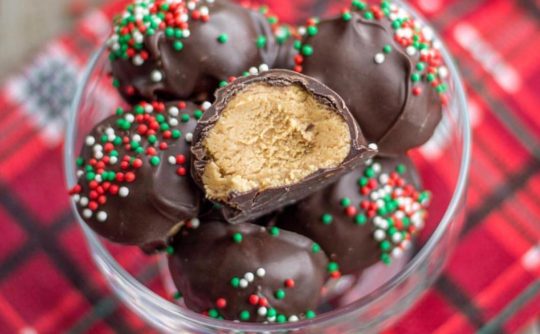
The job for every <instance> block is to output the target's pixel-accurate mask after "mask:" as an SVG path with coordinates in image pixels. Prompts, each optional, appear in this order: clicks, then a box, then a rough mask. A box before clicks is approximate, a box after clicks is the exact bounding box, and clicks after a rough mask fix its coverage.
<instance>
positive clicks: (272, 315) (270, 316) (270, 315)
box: [266, 308, 277, 318]
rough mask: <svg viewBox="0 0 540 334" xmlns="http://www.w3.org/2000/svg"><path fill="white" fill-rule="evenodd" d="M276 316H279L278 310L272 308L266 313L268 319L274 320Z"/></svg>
mask: <svg viewBox="0 0 540 334" xmlns="http://www.w3.org/2000/svg"><path fill="white" fill-rule="evenodd" d="M276 314H277V312H276V309H274V308H270V309H268V311H267V312H266V317H267V318H273V317H275V316H276Z"/></svg>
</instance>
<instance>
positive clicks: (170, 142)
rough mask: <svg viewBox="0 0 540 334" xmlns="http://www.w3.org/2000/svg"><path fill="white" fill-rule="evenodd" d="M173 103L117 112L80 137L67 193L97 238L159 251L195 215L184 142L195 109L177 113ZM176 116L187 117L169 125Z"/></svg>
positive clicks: (196, 196)
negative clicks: (74, 171)
mask: <svg viewBox="0 0 540 334" xmlns="http://www.w3.org/2000/svg"><path fill="white" fill-rule="evenodd" d="M177 105H178V104H176V103H170V104H168V105H167V106H166V107H165V106H164V105H163V104H160V103H157V104H154V106H155V107H152V106H151V104H144V105H143V104H139V105H137V106H135V108H134V110H133V111H131V110H130V111H122V110H119V112H118V113H117V114H116V115H114V116H110V117H108V118H107V119H105V120H103V121H102V122H101V123H99V124H98V125H96V126H95V128H94V129H93V130H92V131H91V133H90V134H89V136H88V137H86V142H85V143H84V146H83V148H82V150H81V154H80V158H79V160H78V165H79V168H78V169H79V172H78V173H79V180H78V185H77V186H76V187H75V189H74V190H72V195H73V196H74V199H75V201H76V207H77V210H78V212H79V214H80V216H81V217H82V218H83V220H84V221H85V222H86V223H87V224H88V226H90V227H91V228H92V229H93V230H94V231H95V232H96V233H98V234H99V235H101V236H103V237H105V238H107V239H109V240H111V241H114V242H118V243H122V244H129V245H146V244H149V243H151V244H152V246H153V247H157V246H158V244H163V243H164V242H165V241H166V239H167V237H168V234H169V232H170V231H171V230H172V229H173V227H175V225H177V224H178V223H180V222H182V221H184V220H186V219H190V218H193V217H196V216H197V214H198V212H199V205H200V202H201V200H202V194H201V193H200V192H199V191H198V189H197V187H196V186H195V184H194V183H193V181H192V180H191V177H190V173H189V168H190V156H191V155H190V146H191V145H190V143H189V142H188V141H187V140H186V138H188V139H189V136H190V133H191V132H192V131H193V130H194V129H195V126H196V124H197V121H196V119H195V117H193V116H192V115H193V114H194V113H195V114H198V113H199V112H200V111H197V112H196V110H198V108H197V106H196V105H194V104H191V103H188V104H187V105H186V106H185V108H183V109H181V110H179V108H178V107H177ZM180 105H181V106H183V105H182V103H180ZM145 107H146V110H145ZM171 108H172V109H171ZM173 109H174V110H173ZM158 110H159V111H158ZM176 114H178V116H177V117H179V118H181V117H182V115H184V114H185V115H190V117H189V119H188V118H187V117H186V118H184V121H182V120H180V121H179V122H178V123H179V124H177V125H175V121H172V120H173V119H175V120H177V117H173V116H171V115H176ZM161 118H162V119H161ZM160 120H161V121H162V122H161V123H160V122H159V121H160ZM130 121H131V122H130ZM167 129H168V130H167ZM177 131H180V132H177ZM151 133H155V135H153V136H152V135H151ZM169 135H170V137H169ZM153 137H155V139H156V140H155V142H154V143H153V144H151V143H150V142H151V141H152V142H153ZM137 140H139V141H137ZM152 150H153V151H154V152H151V151H152ZM172 160H174V161H172Z"/></svg>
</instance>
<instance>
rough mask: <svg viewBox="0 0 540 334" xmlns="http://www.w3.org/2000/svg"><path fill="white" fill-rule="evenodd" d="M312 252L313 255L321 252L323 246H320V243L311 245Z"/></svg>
mask: <svg viewBox="0 0 540 334" xmlns="http://www.w3.org/2000/svg"><path fill="white" fill-rule="evenodd" d="M311 251H312V252H313V253H318V252H320V251H321V246H319V244H318V243H313V245H311Z"/></svg>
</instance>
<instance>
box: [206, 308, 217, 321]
mask: <svg viewBox="0 0 540 334" xmlns="http://www.w3.org/2000/svg"><path fill="white" fill-rule="evenodd" d="M208 316H209V317H210V318H214V319H215V318H217V317H218V316H219V312H218V311H217V310H216V309H215V308H213V309H210V310H208Z"/></svg>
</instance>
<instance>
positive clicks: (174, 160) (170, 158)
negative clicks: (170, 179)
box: [167, 155, 176, 165]
mask: <svg viewBox="0 0 540 334" xmlns="http://www.w3.org/2000/svg"><path fill="white" fill-rule="evenodd" d="M167 161H169V163H170V164H171V165H176V157H174V156H173V155H171V156H169V158H167Z"/></svg>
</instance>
